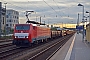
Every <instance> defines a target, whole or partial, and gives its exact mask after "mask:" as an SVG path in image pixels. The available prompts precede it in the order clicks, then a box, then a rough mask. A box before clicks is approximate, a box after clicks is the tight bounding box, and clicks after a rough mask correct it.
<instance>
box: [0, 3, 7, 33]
mask: <svg viewBox="0 0 90 60" xmlns="http://www.w3.org/2000/svg"><path fill="white" fill-rule="evenodd" d="M5 13H6V10H5V8H3V7H2V2H0V33H1V31H2V30H4V29H5Z"/></svg>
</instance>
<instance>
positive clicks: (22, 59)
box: [0, 36, 71, 60]
mask: <svg viewBox="0 0 90 60" xmlns="http://www.w3.org/2000/svg"><path fill="white" fill-rule="evenodd" d="M70 37H71V36H65V37H62V38H59V39H56V40H53V41H50V42H48V43H45V44H43V45H36V46H34V47H31V48H24V49H21V48H19V47H18V48H16V49H11V50H8V51H2V52H0V59H2V60H12V59H13V60H32V59H36V60H37V59H38V57H40V56H43V55H42V54H43V53H45V52H46V51H49V50H50V49H51V48H53V47H54V46H56V45H58V44H60V45H61V43H60V42H62V41H63V40H65V39H66V38H70ZM63 44H64V43H63ZM63 44H62V46H63ZM51 45H52V46H51ZM60 45H58V46H60ZM57 48H58V47H57ZM60 48H61V47H60ZM55 50H56V49H55ZM55 50H54V51H55ZM52 53H53V52H52ZM52 53H51V54H52ZM51 54H50V55H51ZM50 55H46V56H50ZM46 58H47V57H46ZM39 60H42V59H39Z"/></svg>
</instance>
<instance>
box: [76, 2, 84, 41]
mask: <svg viewBox="0 0 90 60" xmlns="http://www.w3.org/2000/svg"><path fill="white" fill-rule="evenodd" d="M78 6H82V7H83V15H82V22H83V37H82V40H83V41H84V33H85V32H84V5H82V4H80V3H79V4H78Z"/></svg>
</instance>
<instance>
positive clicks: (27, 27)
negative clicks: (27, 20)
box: [16, 25, 30, 30]
mask: <svg viewBox="0 0 90 60" xmlns="http://www.w3.org/2000/svg"><path fill="white" fill-rule="evenodd" d="M29 29H30V26H29V25H16V30H29Z"/></svg>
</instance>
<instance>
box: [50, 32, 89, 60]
mask: <svg viewBox="0 0 90 60" xmlns="http://www.w3.org/2000/svg"><path fill="white" fill-rule="evenodd" d="M49 60H90V43H87V42H86V41H83V39H82V34H77V33H75V34H74V35H73V36H72V37H71V38H70V39H69V40H68V41H67V42H66V44H65V45H64V46H63V47H62V48H61V49H60V50H59V51H58V52H56V54H55V55H53V56H52V57H51V58H50V59H49Z"/></svg>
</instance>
